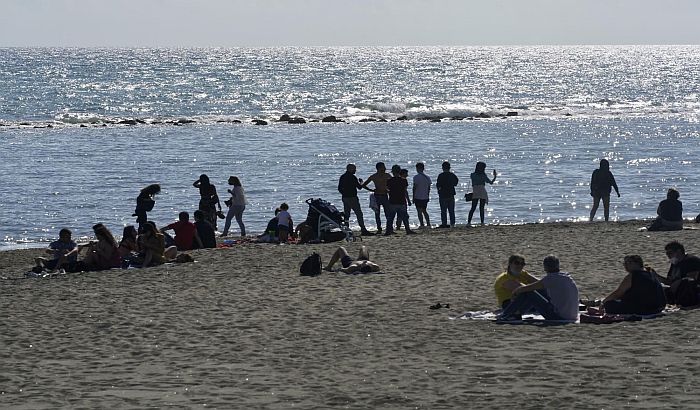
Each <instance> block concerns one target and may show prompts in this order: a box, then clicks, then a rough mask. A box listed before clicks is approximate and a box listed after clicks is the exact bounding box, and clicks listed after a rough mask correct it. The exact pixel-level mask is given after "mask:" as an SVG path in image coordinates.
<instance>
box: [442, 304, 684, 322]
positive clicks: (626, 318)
mask: <svg viewBox="0 0 700 410" xmlns="http://www.w3.org/2000/svg"><path fill="white" fill-rule="evenodd" d="M679 310H680V309H679V308H677V307H668V308H666V309H664V310H663V312H660V313H654V314H651V315H609V314H606V315H596V314H588V313H581V314H580V315H579V319H578V320H576V321H571V320H546V319H545V318H544V317H542V316H540V315H536V314H525V315H523V317H522V319H521V320H498V319H497V318H498V314H499V313H500V311H491V310H477V311H471V312H464V313H463V314H461V315H459V316H451V317H450V319H451V320H456V319H469V320H486V321H491V322H495V323H498V324H506V325H537V326H555V325H566V324H574V323H582V324H585V323H589V324H598V325H604V324H612V323H619V322H636V321H640V320H646V319H655V318H658V317H662V316H665V315H666V314H668V313H673V312H677V311H679Z"/></svg>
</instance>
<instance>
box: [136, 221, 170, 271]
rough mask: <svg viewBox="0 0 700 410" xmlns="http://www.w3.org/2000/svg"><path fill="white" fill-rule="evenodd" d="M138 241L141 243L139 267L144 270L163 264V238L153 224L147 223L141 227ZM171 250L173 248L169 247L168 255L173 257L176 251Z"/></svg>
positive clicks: (164, 257) (164, 256) (164, 250)
mask: <svg viewBox="0 0 700 410" xmlns="http://www.w3.org/2000/svg"><path fill="white" fill-rule="evenodd" d="M139 241H140V243H141V254H140V257H141V260H142V261H141V265H142V266H143V267H144V268H145V267H149V266H157V265H162V264H163V263H165V260H166V255H165V252H166V249H165V236H164V235H163V234H162V233H160V232H159V231H158V230H157V229H156V226H155V224H153V223H147V224H145V225H144V226H143V229H142V233H141V235H140V236H139ZM171 248H175V247H173V246H171V247H170V248H169V249H168V253H169V255H170V256H174V255H173V250H174V251H175V253H177V250H175V249H171Z"/></svg>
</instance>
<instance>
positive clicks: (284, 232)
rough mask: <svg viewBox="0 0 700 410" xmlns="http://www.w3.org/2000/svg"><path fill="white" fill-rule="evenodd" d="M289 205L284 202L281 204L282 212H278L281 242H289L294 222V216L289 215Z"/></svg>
mask: <svg viewBox="0 0 700 410" xmlns="http://www.w3.org/2000/svg"><path fill="white" fill-rule="evenodd" d="M288 211H289V205H287V203H286V202H283V203H282V205H280V212H279V213H278V214H277V229H278V230H279V238H280V243H287V239H288V238H289V232H291V230H292V227H293V226H294V222H292V216H291V215H289V212H288Z"/></svg>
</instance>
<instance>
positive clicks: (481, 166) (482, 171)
mask: <svg viewBox="0 0 700 410" xmlns="http://www.w3.org/2000/svg"><path fill="white" fill-rule="evenodd" d="M497 176H498V174H497V173H496V170H495V169H494V170H493V179H489V177H488V176H487V175H486V163H485V162H481V161H479V162H477V163H476V168H475V169H474V172H472V173H471V175H470V176H469V177H470V178H471V182H472V193H473V196H472V207H471V209H470V210H469V218H468V219H467V225H471V224H472V217H473V216H474V210H476V206H477V204H478V205H479V217H480V218H481V224H482V225H483V224H484V208H485V207H486V204H488V203H489V194H488V192H486V184H489V185H491V184H493V182H494V181H495V180H496V177H497Z"/></svg>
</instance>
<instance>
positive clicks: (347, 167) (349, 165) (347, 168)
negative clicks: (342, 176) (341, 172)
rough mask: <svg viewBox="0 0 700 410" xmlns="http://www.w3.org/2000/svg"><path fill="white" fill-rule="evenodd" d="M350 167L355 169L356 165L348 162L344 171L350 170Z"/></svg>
mask: <svg viewBox="0 0 700 410" xmlns="http://www.w3.org/2000/svg"><path fill="white" fill-rule="evenodd" d="M350 168H355V169H357V167H356V166H355V164H348V165H346V166H345V170H346V171H350Z"/></svg>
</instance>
